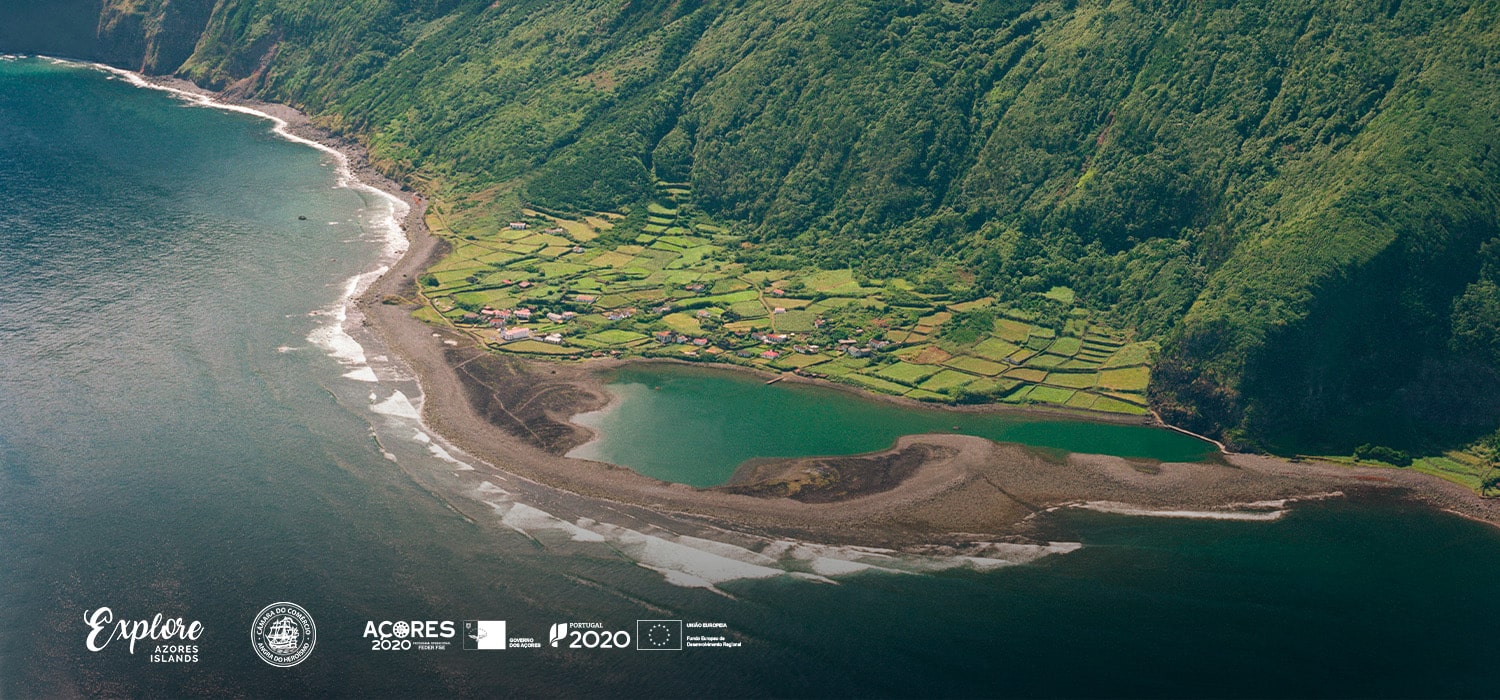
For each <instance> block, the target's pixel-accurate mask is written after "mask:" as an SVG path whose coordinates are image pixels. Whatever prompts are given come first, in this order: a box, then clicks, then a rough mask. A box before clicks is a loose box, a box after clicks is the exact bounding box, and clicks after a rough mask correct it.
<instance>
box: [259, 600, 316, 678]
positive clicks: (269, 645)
mask: <svg viewBox="0 0 1500 700" xmlns="http://www.w3.org/2000/svg"><path fill="white" fill-rule="evenodd" d="M317 643H318V628H317V626H316V625H314V624H313V619H312V616H311V615H308V614H307V611H306V610H303V609H302V607H301V606H299V605H294V604H292V603H272V604H270V605H267V606H266V607H265V609H263V610H261V611H260V613H259V614H257V615H256V616H255V621H254V622H252V623H250V645H251V646H252V647H253V648H254V649H255V653H256V655H258V656H259V657H260V658H261V660H262V661H265V662H266V663H268V664H271V665H272V666H277V667H280V668H286V667H288V666H296V665H297V664H300V663H302V662H303V661H306V660H307V657H308V656H309V655H310V654H312V650H313V646H314V645H316V644H317Z"/></svg>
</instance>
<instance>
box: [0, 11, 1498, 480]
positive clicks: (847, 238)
mask: <svg viewBox="0 0 1500 700" xmlns="http://www.w3.org/2000/svg"><path fill="white" fill-rule="evenodd" d="M96 4H97V0H95V1H94V2H92V3H91V2H86V1H85V0H64V1H63V2H51V3H42V2H40V0H18V2H17V3H15V4H13V6H11V7H9V8H8V9H0V50H27V51H49V50H51V51H55V52H59V53H65V54H69V55H86V56H94V57H99V58H103V59H106V60H110V61H111V62H114V63H117V64H120V65H125V66H127V67H131V68H144V69H146V70H148V71H153V72H159V73H177V74H180V75H182V76H184V77H188V78H191V79H193V80H195V81H198V82H200V83H202V84H205V85H211V86H214V87H219V88H228V89H231V90H233V91H237V92H239V93H241V94H247V95H253V96H257V97H261V98H265V99H270V100H276V101H282V102H287V103H290V104H293V105H297V106H299V107H302V108H304V109H306V110H307V111H309V112H310V113H311V114H313V115H315V116H316V118H317V120H318V122H319V123H320V124H323V125H325V126H327V127H329V128H331V129H333V130H335V131H339V132H343V133H347V134H350V135H352V136H355V137H356V138H359V139H361V140H362V141H364V142H365V143H367V144H368V145H369V146H370V149H371V152H372V154H373V157H374V159H375V160H376V162H377V163H378V164H379V165H380V166H381V167H382V168H383V169H385V170H387V171H388V172H390V173H392V174H393V175H396V176H398V177H405V178H407V179H408V181H409V182H411V183H413V184H414V185H415V186H417V187H418V188H419V189H422V190H424V191H425V192H427V193H429V194H431V195H433V196H434V197H436V198H437V199H439V200H440V201H444V202H448V203H451V204H452V205H453V207H454V209H455V212H458V211H461V210H464V209H467V210H469V213H470V216H469V218H468V220H469V221H481V220H484V221H493V220H499V219H504V218H507V217H513V216H519V214H520V210H521V208H522V207H523V206H531V207H536V208H539V209H542V210H545V211H548V212H551V213H552V214H554V215H561V216H564V217H567V216H572V215H575V214H582V213H592V212H599V211H627V210H632V211H636V212H640V214H637V215H636V216H637V217H638V218H642V219H643V220H641V221H638V222H636V225H639V226H643V227H649V226H657V227H658V228H660V229H663V230H665V228H666V227H668V226H670V225H673V224H669V223H665V222H653V221H650V220H644V217H645V216H646V214H645V207H644V206H643V205H644V203H645V202H646V201H648V200H650V199H652V198H653V197H660V192H661V190H659V189H658V184H659V183H675V187H673V188H672V190H673V194H672V197H673V198H674V200H677V204H678V205H680V206H681V214H680V215H678V216H679V218H682V219H684V220H689V221H691V220H695V219H694V217H701V220H702V221H713V222H716V223H715V224H714V225H715V226H724V227H727V228H728V229H729V230H731V231H732V233H733V234H734V235H735V236H736V237H737V238H736V239H735V240H736V241H740V243H737V244H736V245H737V247H736V248H734V249H733V252H732V258H733V259H732V260H726V261H725V263H724V264H729V263H732V264H735V265H740V266H743V270H748V271H754V270H791V269H796V270H804V271H807V270H811V269H812V268H819V267H821V268H826V269H830V270H834V269H844V268H850V267H852V268H853V270H854V271H855V273H857V274H858V275H859V276H860V277H861V278H863V279H866V280H895V279H899V280H901V282H902V284H907V285H910V287H911V288H912V289H913V290H915V291H916V292H917V293H920V294H921V295H922V297H921V298H922V299H923V300H924V302H925V303H935V302H934V300H939V301H941V300H946V301H947V302H951V303H961V302H966V301H971V300H975V299H981V298H988V299H994V300H996V303H997V304H1000V305H1003V306H1004V307H1005V308H1007V309H1011V310H1013V311H1017V312H1020V313H1024V314H1029V315H1030V316H1031V317H1037V316H1040V317H1048V316H1049V315H1051V316H1054V317H1059V318H1061V317H1063V316H1066V315H1067V314H1068V313H1069V309H1070V308H1076V309H1078V310H1080V311H1085V312H1086V313H1085V315H1086V317H1087V318H1089V319H1091V322H1092V323H1098V324H1101V325H1102V326H1106V327H1109V328H1113V329H1121V330H1122V332H1124V333H1126V334H1128V335H1130V336H1131V337H1132V338H1133V339H1134V340H1135V341H1139V342H1155V343H1157V344H1159V345H1160V346H1161V348H1162V350H1161V353H1160V355H1159V358H1158V359H1157V361H1156V365H1155V370H1154V372H1153V373H1152V375H1151V385H1150V388H1149V396H1150V401H1151V404H1152V406H1153V407H1154V408H1156V409H1158V410H1159V411H1160V412H1161V413H1162V414H1163V416H1164V417H1165V418H1167V419H1168V420H1169V421H1172V422H1175V423H1178V424H1181V425H1184V426H1186V427H1189V428H1192V429H1195V430H1199V431H1203V432H1208V433H1213V434H1218V435H1223V436H1225V437H1227V438H1229V439H1230V440H1232V441H1234V442H1235V443H1237V444H1240V445H1243V446H1252V447H1253V446H1260V447H1265V448H1269V449H1277V450H1288V451H1292V450H1296V451H1340V452H1347V450H1348V449H1350V448H1352V447H1353V446H1355V445H1359V444H1363V443H1367V442H1373V443H1378V444H1391V445H1394V446H1400V447H1407V448H1413V447H1416V448H1422V447H1432V446H1437V445H1443V446H1446V445H1457V444H1462V443H1465V442H1468V441H1470V440H1473V439H1475V438H1477V437H1479V436H1480V435H1482V434H1485V433H1488V432H1492V431H1494V430H1495V428H1496V427H1497V426H1500V242H1497V221H1500V212H1497V206H1500V153H1497V152H1496V149H1495V148H1494V147H1495V146H1496V145H1497V141H1500V123H1497V122H1500V4H1496V3H1492V2H1491V3H1486V2H1458V1H1445V0H1375V1H1373V2H1372V1H1369V0H1365V1H1356V0H1312V1H1309V0H1298V1H1292V0H1265V1H1264V2H1258V3H1243V2H1241V3H1234V2H1227V1H1222V0H1221V1H1212V0H1208V1H1203V0H1193V1H1186V0H1183V1H1180V2H1144V1H1136V2H1129V1H1105V0H1095V1H1089V0H1077V1H1074V0H1065V1H1064V0H1058V1H1053V2H1040V3H1031V2H1024V1H1021V0H974V1H972V2H948V1H944V0H936V1H923V0H890V1H886V0H850V1H838V2H833V1H826V0H825V1H821V2H820V1H814V0H766V1H763V2H754V3H747V2H742V1H734V0H724V1H717V0H675V1H670V2H669V1H665V0H662V1H654V0H613V1H605V0H548V1H546V2H543V1H541V0H484V1H469V0H425V1H417V2H399V3H398V2H393V1H382V0H344V1H341V2H318V1H314V0H217V1H214V0H173V1H172V2H167V0H106V2H105V6H106V7H105V10H104V13H103V16H102V18H101V17H98V16H95V15H93V14H91V12H89V11H88V8H89V7H91V6H94V5H96ZM42 7H45V8H50V9H38V8H42ZM6 13H9V14H8V15H7V14H6ZM7 26H8V27H10V28H9V29H5V28H3V27H7ZM26 27H31V28H32V29H31V30H27V29H26ZM90 36H92V37H93V38H92V40H90V39H89V38H88V37H90ZM49 42H50V43H49ZM457 220H462V218H461V217H460V218H459V219H456V221H457ZM627 220H628V219H627ZM454 225H455V227H458V226H459V224H458V223H455V224H454ZM476 225H477V224H476ZM622 226H624V229H625V230H634V229H629V227H628V226H625V225H622ZM455 232H456V233H463V231H460V230H458V229H457V228H456V229H455ZM647 232H648V233H653V232H652V231H649V230H647ZM606 240H608V239H606ZM616 243H629V241H616ZM726 255H730V254H729V253H726ZM628 271H629V270H626V272H628ZM806 274H810V273H808V272H804V273H802V276H806ZM793 277H797V279H801V277H799V276H796V275H789V274H788V275H780V276H779V277H778V278H779V279H792V278H793ZM1057 288H1063V289H1066V290H1069V291H1068V292H1067V295H1066V298H1064V297H1063V296H1059V295H1058V294H1057V293H1054V290H1055V289H1057ZM887 301H890V302H891V303H892V304H895V303H896V302H895V301H894V300H892V299H887ZM1055 325H1058V326H1059V327H1061V325H1060V322H1059V324H1055ZM1077 337H1079V338H1080V339H1082V338H1084V337H1085V336H1084V335H1083V334H1082V332H1080V333H1079V334H1077ZM976 352H977V351H976ZM1028 361H1029V360H1028ZM1101 361H1102V360H1101ZM955 371H956V370H955ZM883 376H884V375H883ZM950 376H951V375H947V374H944V375H937V376H934V377H933V378H932V379H924V380H922V381H924V382H928V383H927V384H925V385H924V386H926V388H924V389H922V391H930V390H933V389H939V388H946V387H947V386H948V382H949V380H950ZM976 376H977V375H976ZM889 378H890V377H888V376H887V377H886V379H889ZM897 379H902V377H897ZM916 382H917V380H916V379H915V378H912V379H911V380H910V383H913V384H915V383H916ZM903 386H904V385H903ZM1054 393H1056V392H1054ZM1046 396H1051V394H1046ZM1059 396H1061V395H1059ZM1064 400H1068V401H1071V400H1072V399H1070V398H1065V397H1064Z"/></svg>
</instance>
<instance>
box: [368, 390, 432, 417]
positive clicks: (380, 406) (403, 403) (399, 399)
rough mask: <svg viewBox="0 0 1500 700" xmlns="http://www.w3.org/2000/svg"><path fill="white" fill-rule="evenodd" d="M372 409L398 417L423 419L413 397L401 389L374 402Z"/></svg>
mask: <svg viewBox="0 0 1500 700" xmlns="http://www.w3.org/2000/svg"><path fill="white" fill-rule="evenodd" d="M370 410H371V411H374V412H376V413H379V414H382V415H387V416H396V417H397V418H409V419H411V420H415V421H420V420H422V414H421V412H419V411H418V410H417V407H416V406H413V405H412V403H411V399H408V398H406V394H403V393H401V391H400V390H397V391H395V392H394V393H392V394H391V395H390V396H389V397H388V398H386V400H384V401H381V402H379V403H375V404H372V405H371V406H370Z"/></svg>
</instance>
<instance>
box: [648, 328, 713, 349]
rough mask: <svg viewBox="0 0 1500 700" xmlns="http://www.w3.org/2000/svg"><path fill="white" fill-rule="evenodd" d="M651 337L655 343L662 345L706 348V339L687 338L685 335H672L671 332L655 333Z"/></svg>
mask: <svg viewBox="0 0 1500 700" xmlns="http://www.w3.org/2000/svg"><path fill="white" fill-rule="evenodd" d="M653 337H654V338H656V342H658V343H661V344H662V345H693V346H697V347H700V348H701V347H707V346H708V338H689V337H688V336H686V335H683V334H681V333H673V332H672V331H657V332H656V333H654V334H653Z"/></svg>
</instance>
